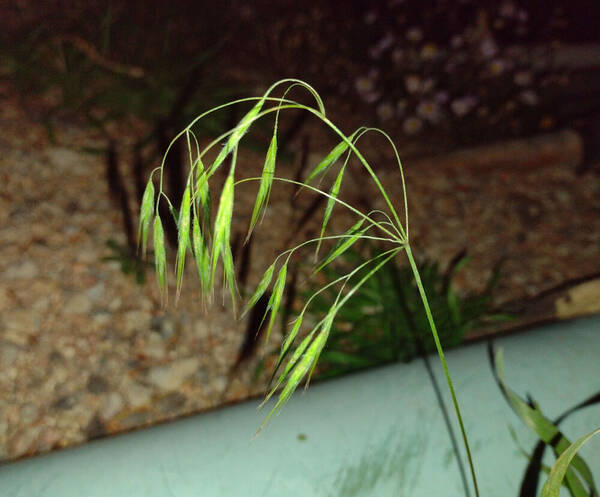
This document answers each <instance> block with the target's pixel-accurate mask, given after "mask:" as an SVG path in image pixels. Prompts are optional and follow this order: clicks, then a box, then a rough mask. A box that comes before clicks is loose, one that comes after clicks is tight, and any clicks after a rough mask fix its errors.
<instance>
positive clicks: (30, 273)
mask: <svg viewBox="0 0 600 497" xmlns="http://www.w3.org/2000/svg"><path fill="white" fill-rule="evenodd" d="M39 272H40V269H39V267H38V265H37V264H36V263H35V262H33V261H23V262H21V263H19V264H15V265H13V266H9V267H8V269H7V270H6V271H4V276H5V277H6V278H7V279H9V280H15V279H26V280H31V279H34V278H35V277H37V276H38V274H39Z"/></svg>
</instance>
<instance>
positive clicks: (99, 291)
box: [85, 282, 104, 302]
mask: <svg viewBox="0 0 600 497" xmlns="http://www.w3.org/2000/svg"><path fill="white" fill-rule="evenodd" d="M85 294H86V295H87V296H88V298H89V299H90V300H92V301H93V302H98V301H99V300H100V299H101V298H102V297H103V296H104V283H102V282H99V283H96V284H95V285H94V286H93V287H90V288H88V289H87V290H86V291H85Z"/></svg>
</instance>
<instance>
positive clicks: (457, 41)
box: [450, 35, 464, 48]
mask: <svg viewBox="0 0 600 497" xmlns="http://www.w3.org/2000/svg"><path fill="white" fill-rule="evenodd" d="M463 43H464V40H463V37H462V36H460V35H454V36H453V37H452V38H451V39H450V46H451V47H452V48H460V47H462V46H463Z"/></svg>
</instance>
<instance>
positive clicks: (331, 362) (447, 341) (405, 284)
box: [301, 243, 511, 378]
mask: <svg viewBox="0 0 600 497" xmlns="http://www.w3.org/2000/svg"><path fill="white" fill-rule="evenodd" d="M379 252H380V249H378V248H377V247H376V246H374V245H373V244H371V243H363V244H362V246H361V247H360V248H359V249H350V250H348V251H347V252H345V253H344V254H343V255H342V256H341V259H340V260H338V261H336V262H335V263H333V264H332V265H329V266H327V267H325V268H324V269H323V270H322V273H321V275H320V281H318V282H315V283H313V284H311V285H310V286H309V288H308V289H307V290H305V291H304V292H301V293H302V297H303V299H304V301H306V300H307V299H308V298H310V296H311V295H313V293H314V292H315V291H317V290H318V289H319V288H322V287H323V284H327V283H329V282H332V281H335V280H336V279H338V278H340V277H341V276H343V275H344V274H347V273H348V272H350V271H352V269H353V268H356V267H358V266H359V265H360V264H363V263H365V262H366V261H367V260H370V259H371V258H373V257H375V256H377V254H378V253H379ZM468 263H469V257H468V256H467V255H466V253H465V252H462V253H460V254H458V255H456V256H455V257H454V258H453V260H452V261H451V262H450V264H448V266H447V268H446V269H445V270H444V271H442V270H441V269H440V266H439V264H438V263H437V262H433V261H426V260H423V261H421V262H420V263H418V266H419V272H420V274H421V280H422V283H423V287H424V289H425V293H426V294H427V297H428V299H429V303H430V306H431V310H432V312H433V315H434V316H435V317H436V325H437V328H438V334H439V337H440V341H441V343H442V346H443V347H444V349H447V348H449V347H454V346H456V345H459V344H460V343H461V342H462V340H463V337H464V336H465V335H466V334H467V333H468V332H469V331H470V330H473V329H476V328H479V329H481V328H483V327H485V325H486V324H490V323H497V322H499V321H503V320H510V319H511V316H510V315H508V314H505V313H502V312H499V311H496V310H494V309H493V306H492V296H493V291H494V288H495V287H496V285H497V282H498V279H499V277H500V265H498V267H497V268H496V270H495V271H494V272H493V275H492V277H491V278H490V280H489V281H488V283H487V285H486V287H485V288H484V289H483V290H481V291H480V292H478V293H469V294H464V293H461V292H458V291H457V290H456V288H455V284H454V281H453V280H454V277H455V275H456V274H457V273H458V272H459V271H460V270H461V269H462V268H463V267H464V266H465V265H467V264H468ZM369 269H370V268H369V266H366V267H365V268H363V269H362V270H360V271H359V272H358V273H357V274H356V275H355V276H354V277H353V280H356V281H359V280H360V279H361V278H362V277H364V276H365V275H366V274H367V273H368V272H369ZM317 280H319V278H317ZM338 291H339V287H337V286H331V287H329V288H328V289H327V290H326V291H324V292H322V293H320V294H318V296H317V297H316V298H314V299H313V300H312V301H311V304H310V306H309V307H308V312H309V313H310V314H311V315H312V316H313V318H314V319H313V320H314V321H315V322H317V321H319V320H320V319H322V318H323V316H324V315H325V314H326V313H327V311H328V310H329V309H330V307H331V306H332V305H333V304H334V302H335V300H336V296H337V294H338ZM434 351H435V344H434V342H433V338H432V335H431V330H430V328H429V324H428V321H427V316H426V314H425V310H424V309H423V305H422V301H421V297H420V295H419V291H418V289H417V286H416V283H415V280H414V275H413V273H412V270H411V268H410V267H408V266H401V265H399V264H398V262H397V261H396V260H395V259H393V260H391V261H390V262H388V263H387V264H386V265H385V266H384V267H383V268H381V270H380V271H378V272H377V273H375V275H374V276H373V277H372V278H370V279H369V280H367V281H366V282H365V283H364V285H363V286H362V287H360V289H359V290H358V291H357V292H356V294H355V295H354V296H352V297H351V298H350V300H349V301H348V304H347V305H345V306H343V307H342V308H341V309H340V310H339V312H338V314H337V316H336V319H335V321H334V324H333V325H332V328H331V332H330V336H329V339H328V341H327V344H326V345H325V348H324V350H323V352H322V354H321V359H320V361H319V376H320V377H321V378H323V377H330V376H337V375H340V374H345V373H348V372H350V371H354V370H358V369H362V368H367V367H372V366H376V365H381V364H385V363H390V362H395V361H403V362H408V361H411V360H413V359H415V358H417V357H422V356H424V355H426V354H429V353H432V352H434Z"/></svg>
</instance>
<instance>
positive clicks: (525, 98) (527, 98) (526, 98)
mask: <svg viewBox="0 0 600 497" xmlns="http://www.w3.org/2000/svg"><path fill="white" fill-rule="evenodd" d="M519 99H520V100H521V102H523V103H524V104H525V105H536V104H537V103H538V102H539V100H540V99H539V97H538V95H537V93H535V92H534V91H533V90H524V91H522V92H521V93H520V94H519Z"/></svg>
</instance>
